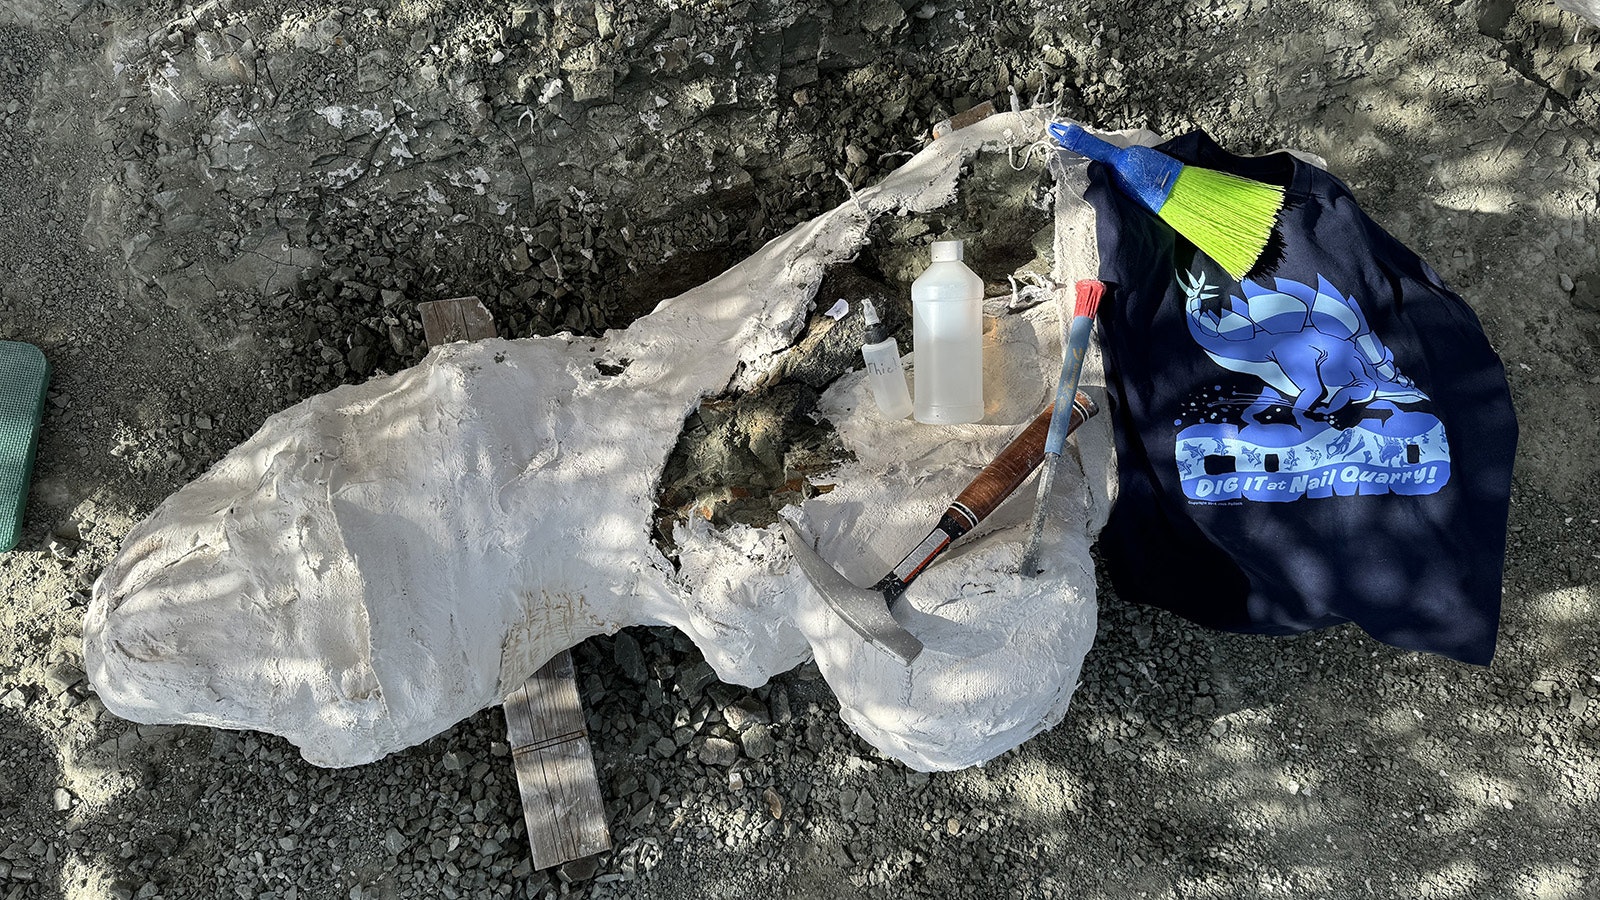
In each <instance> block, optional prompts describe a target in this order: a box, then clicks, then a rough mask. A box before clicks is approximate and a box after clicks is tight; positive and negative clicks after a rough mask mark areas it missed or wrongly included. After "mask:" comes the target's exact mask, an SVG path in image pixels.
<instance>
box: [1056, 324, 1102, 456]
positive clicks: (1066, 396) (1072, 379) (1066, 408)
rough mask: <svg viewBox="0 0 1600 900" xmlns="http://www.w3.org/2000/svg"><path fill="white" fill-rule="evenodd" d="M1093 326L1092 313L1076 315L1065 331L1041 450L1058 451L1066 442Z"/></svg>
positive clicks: (1059, 452)
mask: <svg viewBox="0 0 1600 900" xmlns="http://www.w3.org/2000/svg"><path fill="white" fill-rule="evenodd" d="M1093 327H1094V319H1093V317H1091V316H1075V317H1074V318H1073V320H1072V327H1071V328H1070V329H1069V330H1068V331H1067V347H1066V353H1067V358H1066V360H1065V361H1064V362H1063V364H1062V366H1061V381H1060V382H1058V383H1057V384H1056V409H1055V414H1054V415H1052V416H1051V417H1050V431H1049V432H1048V433H1046V434H1045V438H1044V452H1045V453H1053V454H1055V455H1056V456H1060V455H1061V450H1062V448H1064V447H1065V446H1066V445H1067V432H1068V431H1069V430H1070V429H1069V427H1068V425H1067V423H1068V421H1070V420H1071V419H1072V401H1073V400H1074V399H1075V398H1076V397H1077V396H1078V382H1079V380H1081V379H1082V378H1083V357H1084V354H1086V353H1088V352H1089V331H1090V329H1092V328H1093Z"/></svg>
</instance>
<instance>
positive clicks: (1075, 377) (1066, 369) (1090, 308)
mask: <svg viewBox="0 0 1600 900" xmlns="http://www.w3.org/2000/svg"><path fill="white" fill-rule="evenodd" d="M1077 291H1078V296H1077V301H1076V302H1075V303H1074V304H1073V308H1072V326H1071V328H1070V329H1069V330H1068V332H1067V342H1066V346H1065V347H1063V348H1062V349H1063V351H1064V352H1063V359H1062V360H1061V378H1060V380H1059V381H1057V382H1056V400H1055V414H1054V415H1053V416H1051V417H1050V431H1049V432H1048V433H1047V434H1046V435H1045V439H1044V462H1043V464H1042V465H1043V468H1044V471H1043V472H1041V473H1039V500H1038V502H1037V503H1036V504H1034V507H1033V529H1032V531H1030V532H1029V534H1028V549H1027V551H1026V552H1024V553H1023V554H1022V574H1024V575H1026V576H1028V577H1030V578H1032V577H1035V576H1037V575H1038V574H1039V572H1040V571H1041V570H1040V568H1039V538H1040V535H1041V533H1042V532H1043V531H1044V517H1045V509H1046V507H1047V506H1048V503H1047V501H1048V500H1049V498H1050V491H1051V490H1052V489H1053V488H1054V487H1055V482H1056V469H1058V468H1060V463H1061V451H1062V449H1063V448H1065V447H1066V443H1067V434H1068V428H1067V417H1066V416H1064V415H1062V410H1063V409H1064V408H1065V407H1066V406H1067V403H1066V402H1065V398H1067V397H1073V396H1076V395H1077V393H1078V382H1079V381H1080V380H1081V379H1082V377H1083V357H1084V354H1085V353H1087V352H1089V333H1090V332H1091V331H1092V330H1093V329H1094V314H1095V310H1097V309H1099V308H1100V298H1101V297H1104V296H1105V292H1106V286H1105V284H1104V283H1103V282H1100V281H1096V280H1094V279H1092V278H1089V279H1084V280H1083V281H1080V282H1078V284H1077Z"/></svg>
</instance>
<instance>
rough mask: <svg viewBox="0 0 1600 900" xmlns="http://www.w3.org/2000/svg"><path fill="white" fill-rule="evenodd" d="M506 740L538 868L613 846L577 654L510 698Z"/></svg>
mask: <svg viewBox="0 0 1600 900" xmlns="http://www.w3.org/2000/svg"><path fill="white" fill-rule="evenodd" d="M505 711H506V737H507V740H508V741H509V743H510V744H511V755H512V759H513V760H514V761H515V762H516V766H517V785H518V787H519V788H520V789H521V793H522V810H523V819H524V821H525V822H526V824H527V826H528V845H529V848H530V849H531V850H532V851H533V864H534V867H535V868H539V869H544V868H548V867H550V866H555V865H560V864H561V863H564V862H567V861H569V860H574V859H581V858H582V857H585V856H591V855H593V854H595V853H602V852H604V851H606V850H609V849H610V848H611V832H610V830H609V829H608V828H607V827H606V814H605V798H604V797H603V796H602V795H601V792H600V782H599V779H598V778H597V776H596V772H595V764H594V752H593V751H592V750H591V749H590V747H589V728H588V724H587V723H586V722H585V721H584V715H583V703H582V701H581V700H580V699H579V697H578V685H577V682H576V680H575V679H574V678H573V671H572V654H571V653H570V652H567V651H562V652H561V653H559V654H557V655H556V657H555V658H554V659H552V660H550V661H549V662H547V663H545V665H544V667H543V668H541V669H540V670H539V671H537V672H535V673H534V674H533V675H532V676H530V677H529V678H528V680H527V681H525V682H523V684H522V686H521V687H519V688H517V689H516V690H515V691H513V692H512V693H511V695H510V696H508V697H506V701H505Z"/></svg>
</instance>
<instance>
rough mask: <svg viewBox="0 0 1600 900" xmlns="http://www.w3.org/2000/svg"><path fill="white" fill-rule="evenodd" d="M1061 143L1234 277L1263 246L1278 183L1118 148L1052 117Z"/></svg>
mask: <svg viewBox="0 0 1600 900" xmlns="http://www.w3.org/2000/svg"><path fill="white" fill-rule="evenodd" d="M1050 134H1051V135H1053V136H1054V137H1055V139H1056V142H1057V143H1059V144H1060V145H1061V146H1062V147H1064V148H1066V149H1068V150H1071V151H1072V152H1074V153H1076V154H1078V155H1080V156H1087V157H1089V158H1090V159H1092V160H1095V161H1097V162H1102V163H1105V164H1106V165H1107V166H1109V167H1110V169H1111V175H1112V179H1113V180H1114V181H1115V182H1116V185H1117V187H1119V188H1121V189H1122V191H1123V193H1125V194H1127V195H1128V196H1130V197H1132V198H1133V199H1135V200H1137V201H1138V202H1139V205H1140V206H1143V207H1144V208H1145V209H1148V210H1150V212H1152V213H1154V214H1155V215H1156V216H1158V217H1160V219H1161V221H1163V222H1166V223H1167V224H1168V225H1170V226H1172V230H1173V231H1176V232H1177V233H1179V234H1181V235H1183V236H1184V237H1185V238H1188V239H1189V242H1190V243H1192V244H1194V245H1195V246H1196V247H1198V248H1200V250H1201V251H1203V252H1204V253H1205V254H1206V255H1207V256H1209V257H1211V258H1212V259H1213V260H1215V261H1216V263H1217V265H1219V266H1221V267H1222V268H1223V269H1225V270H1226V271H1227V273H1228V274H1229V275H1232V276H1233V277H1234V278H1235V279H1243V278H1244V276H1245V273H1246V272H1248V271H1250V269H1251V267H1253V266H1254V265H1255V264H1256V263H1257V262H1258V261H1259V260H1260V259H1261V254H1262V253H1264V252H1266V249H1267V241H1268V239H1270V238H1271V237H1272V229H1273V227H1274V226H1275V225H1276V224H1277V222H1278V213H1279V212H1281V211H1282V210H1283V188H1281V187H1278V186H1277V185H1272V184H1264V183H1262V182H1260V181H1253V180H1251V179H1249V178H1240V177H1239V176H1237V175H1229V174H1228V173H1226V172H1218V171H1215V170H1213V169H1203V168H1201V167H1199V166H1189V165H1184V164H1183V163H1181V162H1179V161H1177V160H1176V159H1173V158H1172V157H1170V156H1168V155H1166V154H1165V153H1162V152H1161V151H1159V150H1154V149H1151V148H1149V147H1118V146H1116V145H1114V144H1111V143H1108V142H1106V141H1103V140H1101V139H1100V138H1097V137H1095V136H1094V135H1092V134H1090V133H1089V132H1087V131H1084V130H1083V128H1082V127H1080V126H1077V125H1062V124H1060V123H1052V124H1051V125H1050Z"/></svg>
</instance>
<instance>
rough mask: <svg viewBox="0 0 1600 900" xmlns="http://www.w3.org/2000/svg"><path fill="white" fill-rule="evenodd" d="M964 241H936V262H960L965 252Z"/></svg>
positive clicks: (934, 246) (934, 244) (934, 245)
mask: <svg viewBox="0 0 1600 900" xmlns="http://www.w3.org/2000/svg"><path fill="white" fill-rule="evenodd" d="M963 243H964V242H962V241H934V242H933V261H934V262H960V261H961V257H962V256H964V255H965V254H964V253H963V252H962V246H963Z"/></svg>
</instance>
